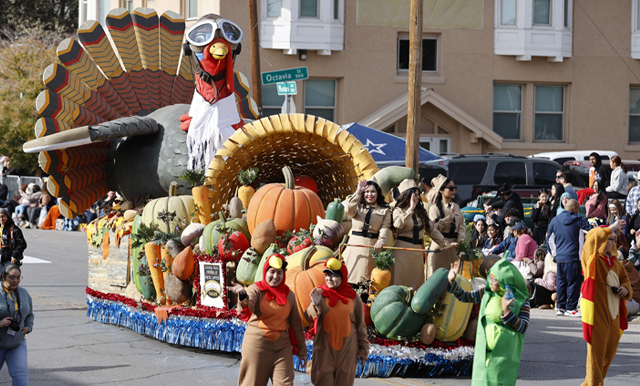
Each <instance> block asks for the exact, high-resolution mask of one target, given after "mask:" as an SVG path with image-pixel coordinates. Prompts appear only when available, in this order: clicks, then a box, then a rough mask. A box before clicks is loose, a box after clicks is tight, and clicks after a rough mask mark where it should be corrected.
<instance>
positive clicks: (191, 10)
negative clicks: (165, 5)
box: [187, 0, 198, 19]
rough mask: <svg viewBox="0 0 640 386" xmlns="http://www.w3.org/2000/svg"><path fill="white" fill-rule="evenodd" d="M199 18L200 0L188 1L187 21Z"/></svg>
mask: <svg viewBox="0 0 640 386" xmlns="http://www.w3.org/2000/svg"><path fill="white" fill-rule="evenodd" d="M197 17H198V0H187V19H196V18H197Z"/></svg>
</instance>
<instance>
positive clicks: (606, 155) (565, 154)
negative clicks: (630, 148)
mask: <svg viewBox="0 0 640 386" xmlns="http://www.w3.org/2000/svg"><path fill="white" fill-rule="evenodd" d="M594 151H595V152H596V153H598V154H600V158H601V159H602V160H603V161H604V160H609V159H611V157H613V156H614V155H618V153H616V152H615V151H610V150H571V151H550V152H546V153H538V154H532V155H530V156H529V157H537V158H547V159H550V160H551V161H556V162H557V163H559V164H560V165H563V164H564V163H565V162H567V161H589V155H591V153H593V152H594Z"/></svg>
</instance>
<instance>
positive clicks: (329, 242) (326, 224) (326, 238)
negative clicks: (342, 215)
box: [313, 216, 344, 249]
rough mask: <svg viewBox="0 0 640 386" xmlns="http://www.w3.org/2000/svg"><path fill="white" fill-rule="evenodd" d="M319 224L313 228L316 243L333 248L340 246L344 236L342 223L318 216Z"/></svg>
mask: <svg viewBox="0 0 640 386" xmlns="http://www.w3.org/2000/svg"><path fill="white" fill-rule="evenodd" d="M316 220H317V225H316V227H315V228H314V229H313V238H314V239H315V243H316V245H324V246H325V247H329V248H331V249H335V248H337V247H338V245H339V244H340V242H341V241H342V238H343V237H344V228H343V227H342V224H340V223H339V222H337V221H334V220H326V219H323V218H322V217H320V216H318V217H317V218H316Z"/></svg>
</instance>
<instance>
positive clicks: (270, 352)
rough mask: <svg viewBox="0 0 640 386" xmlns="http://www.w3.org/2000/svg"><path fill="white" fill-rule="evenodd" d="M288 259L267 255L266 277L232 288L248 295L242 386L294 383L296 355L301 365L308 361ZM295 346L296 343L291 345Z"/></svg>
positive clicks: (243, 301)
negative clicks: (286, 282) (291, 283)
mask: <svg viewBox="0 0 640 386" xmlns="http://www.w3.org/2000/svg"><path fill="white" fill-rule="evenodd" d="M286 268H287V262H286V261H285V259H284V257H283V256H282V255H281V254H279V253H276V254H273V255H271V256H269V257H268V258H267V261H266V262H265V264H264V268H263V271H262V277H263V279H262V280H261V281H259V282H256V283H254V284H252V285H250V286H249V287H248V288H247V289H246V290H245V289H244V288H243V287H242V285H240V284H236V285H234V286H233V287H231V288H230V290H231V291H233V292H236V293H238V294H240V295H241V297H242V295H243V294H244V295H246V299H244V300H242V301H241V304H240V305H241V307H242V308H243V313H244V312H250V313H251V315H250V316H249V321H248V322H247V329H246V331H245V333H244V339H243V341H242V361H241V362H240V375H239V377H238V385H240V386H249V385H251V386H266V385H267V383H268V381H269V379H271V382H272V383H273V385H274V386H280V385H283V386H285V385H286V386H289V385H293V381H294V378H295V374H294V372H293V355H297V356H298V357H299V358H300V363H301V366H304V365H305V363H306V361H307V346H306V344H305V340H304V331H303V330H302V320H301V319H300V314H299V312H298V307H297V304H296V298H295V294H294V293H293V291H290V290H289V287H288V286H287V285H286V284H285V281H286V274H285V270H286ZM292 346H293V347H292Z"/></svg>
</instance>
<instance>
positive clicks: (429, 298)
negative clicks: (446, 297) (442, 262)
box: [411, 268, 449, 315]
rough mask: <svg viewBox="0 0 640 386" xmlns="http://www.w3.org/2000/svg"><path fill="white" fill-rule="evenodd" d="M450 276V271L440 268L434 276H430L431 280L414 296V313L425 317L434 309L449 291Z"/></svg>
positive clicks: (412, 301)
mask: <svg viewBox="0 0 640 386" xmlns="http://www.w3.org/2000/svg"><path fill="white" fill-rule="evenodd" d="M448 275H449V270H448V269H446V268H438V269H436V271H435V272H434V273H433V275H431V276H429V279H427V281H426V282H424V284H422V285H421V286H420V288H418V290H417V291H416V294H415V295H413V299H411V309H412V310H413V312H415V313H416V314H420V315H424V314H426V313H427V312H429V311H430V310H431V309H432V308H433V306H434V305H435V304H436V302H437V301H438V299H440V297H441V296H442V294H443V293H444V292H445V291H446V290H447V285H449V279H448V278H447V276H448Z"/></svg>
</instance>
